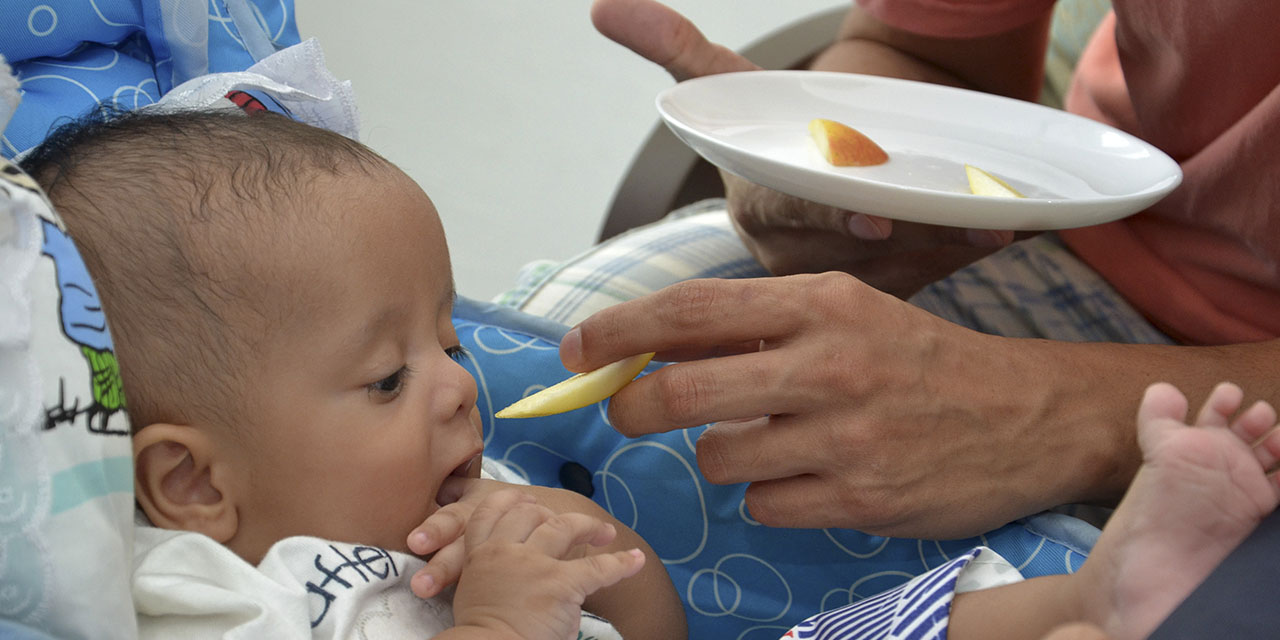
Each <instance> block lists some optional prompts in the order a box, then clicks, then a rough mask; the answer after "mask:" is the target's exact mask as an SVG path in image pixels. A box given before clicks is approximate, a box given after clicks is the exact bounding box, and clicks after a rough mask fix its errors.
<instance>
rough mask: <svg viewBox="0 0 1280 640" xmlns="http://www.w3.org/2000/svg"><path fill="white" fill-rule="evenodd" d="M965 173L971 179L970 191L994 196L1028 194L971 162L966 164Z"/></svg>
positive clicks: (1009, 196) (1007, 196)
mask: <svg viewBox="0 0 1280 640" xmlns="http://www.w3.org/2000/svg"><path fill="white" fill-rule="evenodd" d="M964 175H965V177H967V178H968V179H969V191H970V192H971V193H973V194H974V195H978V196H992V197H996V198H1025V197H1026V196H1024V195H1022V194H1021V193H1018V190H1017V189H1014V188H1013V187H1011V186H1009V183H1008V182H1005V181H1004V180H1001V179H1000V178H997V177H995V176H993V175H991V174H990V173H987V172H986V171H983V170H982V169H979V168H977V167H975V166H973V165H971V164H966V165H965V166H964Z"/></svg>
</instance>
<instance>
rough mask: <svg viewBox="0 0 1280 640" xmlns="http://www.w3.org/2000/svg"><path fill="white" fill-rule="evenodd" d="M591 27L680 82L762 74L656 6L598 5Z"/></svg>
mask: <svg viewBox="0 0 1280 640" xmlns="http://www.w3.org/2000/svg"><path fill="white" fill-rule="evenodd" d="M591 22H592V24H594V25H595V27H596V30H597V31H599V32H600V33H601V34H603V35H604V36H605V37H607V38H609V39H610V40H613V41H614V42H617V43H618V44H620V45H622V46H624V47H626V48H628V49H630V50H632V51H634V52H635V53H637V54H639V55H640V56H641V57H643V58H645V59H647V60H649V61H650V62H654V63H657V64H659V65H661V66H662V67H663V68H664V69H666V70H667V72H668V73H670V74H671V76H672V77H674V78H675V79H676V80H677V81H679V80H685V79H688V78H697V77H699V76H709V75H714V74H717V73H728V72H731V71H754V70H757V69H759V68H760V67H758V66H756V65H755V64H753V63H752V62H751V61H749V60H747V59H746V58H744V57H742V56H740V55H738V54H737V53H735V52H734V51H733V50H731V49H727V48H725V47H722V46H720V45H717V44H714V43H712V42H710V41H708V40H707V38H706V36H703V35H702V32H701V31H699V30H698V27H696V26H694V24H693V23H692V22H690V21H689V19H688V18H685V17H684V16H682V15H680V14H679V13H677V12H676V11H674V10H673V9H671V8H670V7H667V6H665V5H663V4H660V3H658V2H654V1H653V0H595V2H594V3H592V5H591Z"/></svg>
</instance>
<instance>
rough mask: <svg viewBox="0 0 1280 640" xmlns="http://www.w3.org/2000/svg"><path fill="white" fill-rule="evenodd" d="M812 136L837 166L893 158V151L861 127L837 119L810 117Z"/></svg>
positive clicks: (875, 163)
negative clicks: (872, 137) (881, 145)
mask: <svg viewBox="0 0 1280 640" xmlns="http://www.w3.org/2000/svg"><path fill="white" fill-rule="evenodd" d="M809 136H810V137H812V138H813V142H814V144H816V145H818V151H821V152H822V157H823V158H826V159H827V162H830V163H831V164H833V165H835V166H837V167H869V166H872V165H877V164H884V163H886V162H888V161H889V154H887V153H885V152H884V149H881V148H880V145H878V144H876V143H875V142H872V141H871V138H868V137H867V136H865V135H863V134H862V132H861V131H858V130H857V129H854V128H853V127H850V126H848V125H846V124H843V123H840V122H836V121H835V120H826V119H824V118H814V119H813V120H810V121H809Z"/></svg>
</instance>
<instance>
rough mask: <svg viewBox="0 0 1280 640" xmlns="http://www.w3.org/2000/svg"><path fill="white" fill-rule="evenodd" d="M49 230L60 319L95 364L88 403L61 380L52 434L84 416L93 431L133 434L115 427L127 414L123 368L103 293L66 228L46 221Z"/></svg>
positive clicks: (49, 419) (48, 422)
mask: <svg viewBox="0 0 1280 640" xmlns="http://www.w3.org/2000/svg"><path fill="white" fill-rule="evenodd" d="M40 226H41V230H42V231H43V232H44V244H43V245H42V247H41V253H43V254H44V255H46V256H49V258H50V259H52V260H53V263H54V269H55V271H56V273H57V277H58V293H59V298H60V302H59V305H58V316H59V318H60V319H61V321H62V332H63V334H65V335H66V336H67V338H69V339H70V340H71V341H72V342H74V343H75V344H76V345H78V346H79V347H80V352H81V353H82V354H84V357H85V360H86V361H87V364H88V366H89V371H90V373H91V375H90V378H89V379H90V382H91V384H90V387H91V388H90V389H89V390H88V391H90V392H91V394H92V396H91V398H92V399H91V400H89V401H87V402H84V403H83V404H82V401H81V399H80V396H79V394H78V393H75V392H74V391H73V392H72V394H71V397H70V398H68V397H67V388H66V384H67V381H66V379H65V378H63V379H61V380H59V389H58V402H57V404H56V405H55V406H53V407H47V408H46V409H45V425H44V428H45V429H46V430H48V429H53V428H55V427H58V426H59V425H62V424H69V423H74V422H76V420H78V419H80V417H81V416H83V417H84V424H85V426H86V427H87V428H88V430H89V431H90V432H91V433H101V434H105V435H123V436H127V435H129V430H128V429H127V428H121V427H113V426H112V425H111V419H112V416H113V415H115V414H116V413H118V412H121V411H124V408H125V401H124V390H123V387H122V385H121V383H120V365H119V364H118V363H117V362H116V354H115V349H114V348H113V346H112V344H111V335H110V334H109V333H107V318H106V315H105V314H104V313H103V312H102V302H101V300H100V299H99V298H98V290H97V289H95V288H94V286H93V282H92V281H91V280H90V279H89V269H88V268H87V267H86V266H85V264H84V260H83V259H81V257H80V253H79V252H77V251H76V249H75V245H74V244H72V242H71V237H70V236H68V235H67V232H66V230H65V229H63V228H62V226H61V225H58V224H56V223H54V222H52V221H50V220H47V219H43V218H42V219H41V220H40Z"/></svg>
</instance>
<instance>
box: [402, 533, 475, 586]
mask: <svg viewBox="0 0 1280 640" xmlns="http://www.w3.org/2000/svg"><path fill="white" fill-rule="evenodd" d="M466 560H467V547H466V542H465V541H464V540H462V539H458V540H454V541H453V542H452V543H450V544H448V545H446V546H445V548H443V549H441V550H439V551H437V552H436V554H435V555H434V556H431V559H430V560H428V561H427V565H426V566H425V567H423V568H421V569H418V572H417V573H415V574H413V580H412V581H411V582H410V588H412V589H413V593H414V595H416V596H418V597H419V598H424V599H425V598H430V597H432V596H434V595H436V594H438V593H440V591H441V590H442V589H444V588H445V587H447V586H449V585H451V584H453V583H455V582H457V581H458V577H459V576H461V575H462V565H463V564H465V563H466Z"/></svg>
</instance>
